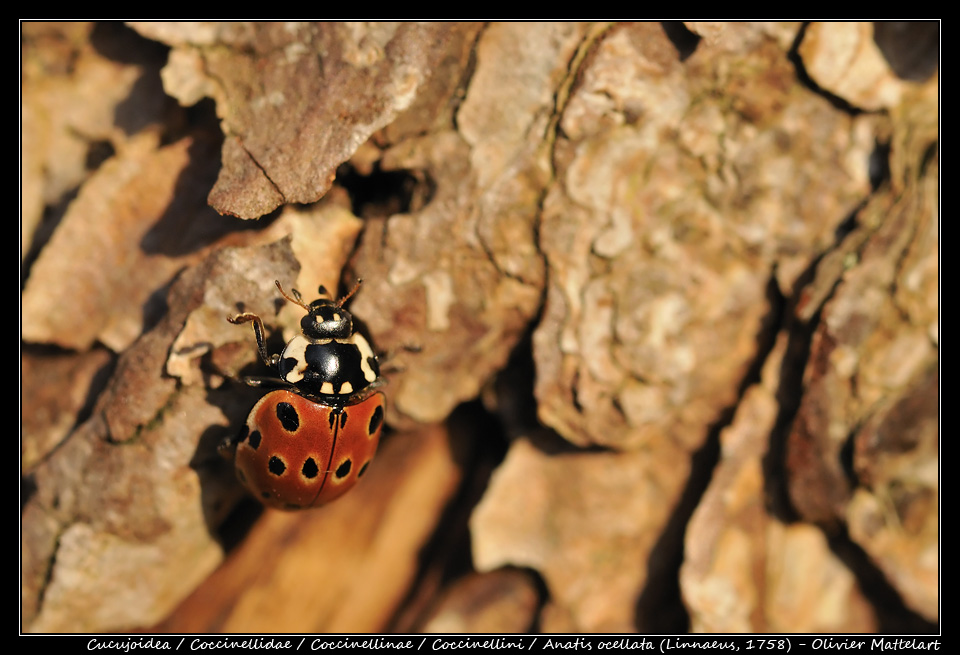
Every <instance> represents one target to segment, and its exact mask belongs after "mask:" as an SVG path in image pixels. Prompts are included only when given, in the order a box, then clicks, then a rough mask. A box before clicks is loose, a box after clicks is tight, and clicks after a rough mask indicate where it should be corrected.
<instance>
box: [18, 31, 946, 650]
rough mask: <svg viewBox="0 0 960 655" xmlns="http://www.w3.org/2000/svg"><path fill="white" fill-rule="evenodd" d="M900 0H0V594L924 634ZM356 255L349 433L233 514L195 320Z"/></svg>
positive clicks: (114, 615)
mask: <svg viewBox="0 0 960 655" xmlns="http://www.w3.org/2000/svg"><path fill="white" fill-rule="evenodd" d="M911 30H912V31H911ZM938 36H939V35H938V33H937V31H936V30H932V31H931V30H930V29H929V26H928V25H925V24H922V23H917V24H913V26H912V27H911V26H909V25H908V26H905V27H902V28H900V27H898V28H897V29H894V28H893V27H890V26H889V25H887V26H880V27H877V28H875V27H874V26H872V25H870V24H854V23H847V24H834V23H828V24H810V25H800V24H794V23H789V24H788V23H722V24H711V23H690V24H686V25H682V24H666V25H662V24H655V23H640V24H590V23H584V24H581V23H543V24H535V23H523V24H480V23H468V24H458V23H436V24H432V23H428V24H416V23H401V24H387V23H373V24H365V23H364V24H360V23H336V24H312V23H295V24H294V23H265V24H261V23H227V24H218V23H187V24H180V23H136V24H131V25H129V26H124V25H119V24H108V25H88V24H68V23H58V24H40V25H31V24H25V25H24V26H23V40H22V44H23V45H22V62H23V132H22V139H23V159H22V170H23V186H22V195H23V216H22V219H21V227H22V240H21V252H22V253H23V264H22V269H21V270H22V279H23V292H22V303H21V306H22V339H23V350H22V357H21V371H22V379H23V381H22V387H21V388H22V394H23V408H24V421H23V424H22V434H21V453H22V467H21V470H22V474H23V476H24V482H23V490H24V492H23V516H22V526H23V529H22V571H23V577H22V602H23V605H22V607H23V625H22V628H23V629H24V630H27V631H47V632H57V631H66V632H70V631H112V630H129V629H157V630H164V631H177V632H179V631H194V630H195V631H254V632H260V631H263V632H273V631H295V632H321V631H380V630H404V631H409V630H424V631H475V632H501V631H502V632H516V631H526V630H530V629H534V628H536V629H540V630H542V631H545V632H559V631H601V630H602V631H617V632H619V631H635V630H639V631H652V632H661V633H662V632H678V631H683V630H693V631H710V632H726V631H761V632H782V631H793V630H798V631H810V632H816V631H831V632H832V631H836V632H860V631H875V630H896V631H926V630H933V629H935V627H936V622H937V621H938V620H939V616H938V613H937V612H938V603H939V588H938V579H939V561H938V552H939V549H938V546H939V543H938V537H939V525H938V511H939V478H938V471H939V457H938V451H939V421H938V412H939V404H938V398H939V380H940V376H939V328H938V325H939V314H938V312H939V306H938V272H939V260H938V251H939V208H938V199H939V189H938V186H937V184H938V179H939V178H938V170H939V152H938V132H937V129H938V114H937V111H938V102H937V101H938V75H937V71H936V65H935V62H936V53H937V50H938V48H937V39H938ZM161 44H162V45H161ZM905 44H910V46H911V47H905ZM929 53H932V59H933V62H934V64H933V65H931V64H930V59H931V55H930V54H929ZM174 99H175V100H174ZM178 103H179V104H178ZM241 219H258V220H241ZM360 278H363V284H362V285H361V286H360V288H359V290H358V292H357V293H356V295H355V296H354V297H352V298H351V300H350V301H349V305H348V307H349V309H350V311H351V312H352V313H353V314H354V316H355V317H356V319H357V322H358V324H359V325H360V326H361V329H362V330H364V331H365V332H366V333H367V334H368V335H369V336H370V338H371V341H372V343H373V344H374V347H375V348H376V349H377V350H378V351H379V352H382V353H384V354H385V370H386V371H387V379H388V384H387V386H386V387H385V390H386V393H387V395H388V398H389V407H388V412H387V422H388V426H390V428H392V430H389V431H388V434H386V436H385V438H384V441H383V445H382V451H381V453H380V455H379V456H378V458H377V459H376V460H375V461H374V463H373V465H372V467H371V471H370V474H369V477H367V478H365V480H364V481H363V482H362V483H361V484H360V485H359V486H358V487H357V489H356V490H354V491H352V492H351V493H350V494H349V495H348V496H345V497H344V498H343V499H341V500H338V501H337V502H336V503H334V504H332V505H330V506H328V507H325V508H323V509H320V510H317V511H314V512H308V513H303V514H282V513H276V512H273V511H267V512H266V513H262V514H261V513H260V512H259V511H258V510H257V507H256V505H255V504H254V503H253V502H252V501H250V500H243V495H242V492H241V488H240V487H239V485H238V484H237V483H236V482H235V480H233V473H232V467H231V465H230V463H229V462H228V461H226V460H223V459H222V458H220V457H219V456H218V455H217V453H216V452H215V450H216V445H217V444H218V443H219V442H220V441H221V440H222V439H223V438H224V437H227V436H229V435H231V434H233V433H234V432H235V431H236V430H237V429H238V428H239V426H240V425H241V424H242V422H243V421H244V419H245V415H246V412H247V411H248V410H249V408H250V406H251V405H252V404H253V402H254V401H255V399H256V398H257V395H258V393H260V392H258V391H257V390H256V389H253V388H250V387H247V386H245V385H244V384H242V382H241V378H242V377H243V376H245V375H261V376H262V375H265V374H267V372H266V370H265V369H264V367H263V366H262V364H261V363H260V362H259V361H258V359H259V358H258V355H257V352H256V344H255V340H254V336H253V331H252V330H251V329H250V327H249V325H247V326H241V327H237V326H234V325H231V324H229V323H228V322H227V321H226V320H225V317H226V316H228V315H232V314H235V313H237V312H238V311H252V312H256V313H258V314H260V315H261V316H262V317H263V318H264V322H265V324H266V329H267V337H268V347H269V350H270V352H277V351H278V350H279V348H281V347H282V344H283V342H284V341H285V340H288V339H289V338H291V337H292V336H293V334H295V333H296V330H297V329H298V325H299V320H300V318H301V316H302V314H303V311H302V309H301V308H299V307H297V306H295V305H294V304H292V303H287V302H284V301H283V299H282V298H281V297H280V296H279V294H278V293H277V290H276V287H275V286H274V281H275V280H279V281H280V282H281V283H282V284H283V286H284V288H287V289H289V288H298V289H300V290H301V291H302V292H303V295H304V297H305V298H307V300H312V299H313V298H314V297H315V291H316V289H317V288H318V287H319V286H320V285H323V286H325V287H326V288H328V289H331V290H339V291H340V292H341V293H343V292H345V291H348V290H349V289H351V288H353V286H354V283H355V282H356V280H358V279H360ZM66 319H69V320H66ZM218 567H219V568H218Z"/></svg>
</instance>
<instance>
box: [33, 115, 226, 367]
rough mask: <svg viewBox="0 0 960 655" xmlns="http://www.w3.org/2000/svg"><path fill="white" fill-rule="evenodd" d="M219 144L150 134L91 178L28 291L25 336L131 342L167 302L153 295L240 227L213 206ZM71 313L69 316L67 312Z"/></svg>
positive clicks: (80, 344) (75, 345) (65, 342)
mask: <svg viewBox="0 0 960 655" xmlns="http://www.w3.org/2000/svg"><path fill="white" fill-rule="evenodd" d="M214 153H215V150H214V149H212V148H211V147H210V144H209V142H207V141H205V140H204V139H203V138H202V137H200V138H184V139H181V140H179V141H177V142H175V143H172V144H170V145H167V146H160V145H159V142H158V137H157V136H156V135H154V134H151V133H142V134H140V135H139V136H137V137H135V138H132V139H131V140H130V141H129V142H128V143H127V144H126V148H125V149H124V150H123V151H121V152H119V153H117V155H116V156H115V157H113V158H111V159H110V160H109V161H107V162H105V163H104V164H103V165H102V166H101V167H100V168H99V169H98V170H97V171H96V173H94V175H93V176H92V177H91V178H90V179H89V180H88V181H87V183H86V184H84V185H83V187H82V189H81V191H80V193H79V195H78V196H77V198H76V199H75V200H74V202H73V203H72V204H71V205H70V208H69V210H68V211H67V214H66V215H65V216H64V218H63V220H62V221H61V223H60V225H59V226H58V228H57V230H56V232H55V233H54V235H53V238H51V239H50V241H49V242H48V243H47V244H46V246H45V247H44V249H43V251H42V252H41V253H40V256H39V258H38V259H37V261H36V262H35V263H34V265H33V267H32V269H31V271H30V277H29V278H28V279H27V283H26V286H25V288H24V291H23V339H24V340H25V341H28V342H34V343H52V344H56V345H58V346H61V347H63V348H71V349H75V350H86V349H88V348H90V346H91V345H92V344H93V343H94V342H95V341H100V342H102V343H104V344H106V345H107V346H108V347H110V348H111V349H112V350H114V351H115V352H120V351H122V350H124V349H125V348H126V347H127V346H128V345H130V344H131V343H132V342H133V341H134V339H136V338H137V337H138V336H139V335H140V334H142V333H143V331H144V328H145V327H148V326H150V325H151V324H152V323H153V322H155V321H156V320H158V319H159V317H160V316H161V315H162V313H163V311H164V307H163V304H162V302H159V299H158V298H157V297H155V296H154V294H155V293H156V292H157V290H158V289H161V288H163V287H164V286H165V285H166V284H168V283H169V281H170V279H171V278H172V277H173V275H174V274H175V273H176V272H177V271H179V270H181V269H182V268H183V267H184V266H187V265H191V264H194V263H197V262H199V261H200V260H201V259H202V258H203V257H204V256H205V255H206V254H207V253H209V252H210V249H211V247H212V246H213V245H215V244H217V245H219V244H222V242H223V240H224V239H227V238H228V236H229V234H230V232H231V231H232V230H234V229H235V228H236V224H235V222H234V221H232V220H230V219H226V218H222V217H219V216H217V214H216V213H215V212H213V211H211V210H210V209H209V208H208V207H206V205H205V203H204V200H203V199H204V196H205V194H206V190H207V189H208V188H209V184H211V183H212V181H213V176H214V175H215V171H216V159H215V154H214ZM64 317H69V319H68V320H64Z"/></svg>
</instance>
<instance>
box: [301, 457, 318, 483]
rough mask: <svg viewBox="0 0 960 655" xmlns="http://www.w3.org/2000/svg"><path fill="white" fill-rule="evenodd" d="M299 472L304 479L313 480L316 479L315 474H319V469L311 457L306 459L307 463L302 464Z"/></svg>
mask: <svg viewBox="0 0 960 655" xmlns="http://www.w3.org/2000/svg"><path fill="white" fill-rule="evenodd" d="M300 472H301V473H303V476H304V477H305V478H309V479H311V480H312V479H313V478H315V477H317V474H318V473H319V472H320V467H319V466H317V463H316V462H315V461H313V458H312V457H308V458H307V461H305V462H304V463H303V467H302V468H301V469H300Z"/></svg>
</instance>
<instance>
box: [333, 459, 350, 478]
mask: <svg viewBox="0 0 960 655" xmlns="http://www.w3.org/2000/svg"><path fill="white" fill-rule="evenodd" d="M351 466H352V464H351V462H350V460H349V459H348V460H346V461H344V463H343V464H341V465H340V466H338V467H337V473H336V475H337V479H338V480H342V479H343V478H345V477H347V476H348V475H350V467H351Z"/></svg>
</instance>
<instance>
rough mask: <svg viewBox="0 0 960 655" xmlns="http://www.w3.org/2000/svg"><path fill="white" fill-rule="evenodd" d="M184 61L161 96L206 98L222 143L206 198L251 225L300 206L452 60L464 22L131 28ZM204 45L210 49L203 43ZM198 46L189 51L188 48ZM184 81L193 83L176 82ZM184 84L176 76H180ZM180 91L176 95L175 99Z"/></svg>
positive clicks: (465, 36) (472, 28) (466, 32)
mask: <svg viewBox="0 0 960 655" xmlns="http://www.w3.org/2000/svg"><path fill="white" fill-rule="evenodd" d="M134 27H135V28H136V29H137V30H138V31H140V33H141V34H144V35H148V36H153V37H155V38H159V39H162V40H165V41H166V42H168V43H171V44H177V43H180V44H183V42H184V41H187V42H191V40H192V37H191V34H193V33H195V32H198V31H202V38H196V39H195V40H193V41H192V42H191V43H190V45H181V46H180V47H182V48H188V49H193V48H197V47H199V48H200V50H201V53H202V54H201V57H202V62H203V64H202V66H196V65H195V60H194V59H193V58H191V57H186V58H182V57H178V58H176V59H173V60H172V61H173V62H174V64H181V65H182V64H187V65H186V66H184V67H183V68H184V70H182V71H181V72H182V73H183V75H180V76H176V77H175V76H174V75H165V79H167V80H169V81H171V82H172V81H173V80H174V79H176V81H177V87H176V88H172V89H170V92H171V93H172V94H174V95H177V94H178V93H179V94H180V96H181V97H183V98H184V99H185V100H186V101H187V102H189V101H190V100H194V99H195V97H196V89H197V87H201V88H203V89H205V90H206V91H208V92H211V93H212V94H213V95H214V99H215V100H216V101H217V104H218V107H217V111H218V114H219V115H220V117H221V119H222V123H223V131H224V134H225V137H226V140H225V143H224V150H223V169H222V170H221V173H220V177H219V179H218V180H217V183H216V185H215V186H214V188H213V190H212V191H211V192H210V197H209V200H210V203H211V205H212V206H213V207H214V208H215V209H216V210H217V211H219V212H220V213H223V214H232V215H235V216H239V217H241V218H257V217H259V216H262V215H264V214H267V213H269V212H270V211H272V210H274V209H275V208H276V207H278V206H279V205H280V204H284V203H311V202H315V201H316V200H318V199H319V198H320V197H321V196H322V195H323V194H324V193H326V192H327V190H328V189H329V188H330V185H331V184H332V183H333V180H334V176H335V173H336V170H337V167H338V166H340V164H342V163H343V162H345V161H347V160H348V159H349V158H350V157H351V156H352V155H353V153H354V152H355V151H356V150H357V148H358V147H359V146H360V144H362V143H363V142H365V141H366V140H367V139H368V138H369V137H370V136H371V135H372V134H373V133H374V132H376V131H377V130H379V129H381V128H383V127H385V126H386V125H388V124H390V123H391V122H392V121H393V120H394V119H395V118H396V117H397V116H398V115H400V114H401V113H403V112H404V111H405V110H407V109H408V108H410V107H411V106H413V105H414V104H415V103H416V100H417V96H418V94H419V93H420V91H421V90H422V89H423V88H424V87H425V86H428V85H429V83H430V78H431V77H432V75H433V74H434V72H435V69H437V68H440V69H443V67H442V66H440V64H441V63H442V62H445V60H446V59H448V58H449V57H453V58H454V59H459V58H460V57H461V56H462V53H463V52H464V47H463V43H464V42H467V43H469V42H471V41H472V40H473V34H475V32H476V30H477V26H476V25H471V24H458V23H306V22H301V23H280V22H269V23H236V24H228V25H221V26H219V27H216V29H212V28H211V29H212V31H211V29H207V28H209V27H210V26H206V27H203V28H202V30H201V27H198V26H191V25H189V24H187V25H184V26H183V28H182V29H183V30H184V31H185V32H186V35H185V36H184V35H179V34H178V33H177V30H175V29H173V28H172V27H171V26H170V25H166V26H156V27H155V26H152V25H150V24H142V23H139V24H134ZM211 40H212V41H214V42H215V43H211ZM198 43H199V45H198ZM191 72H194V73H196V74H197V75H199V76H202V77H203V78H207V79H204V81H203V82H202V83H195V84H188V83H187V82H186V79H189V78H190V73H191ZM185 78H186V79H185ZM182 89H188V90H187V91H183V92H181V90H182Z"/></svg>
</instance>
